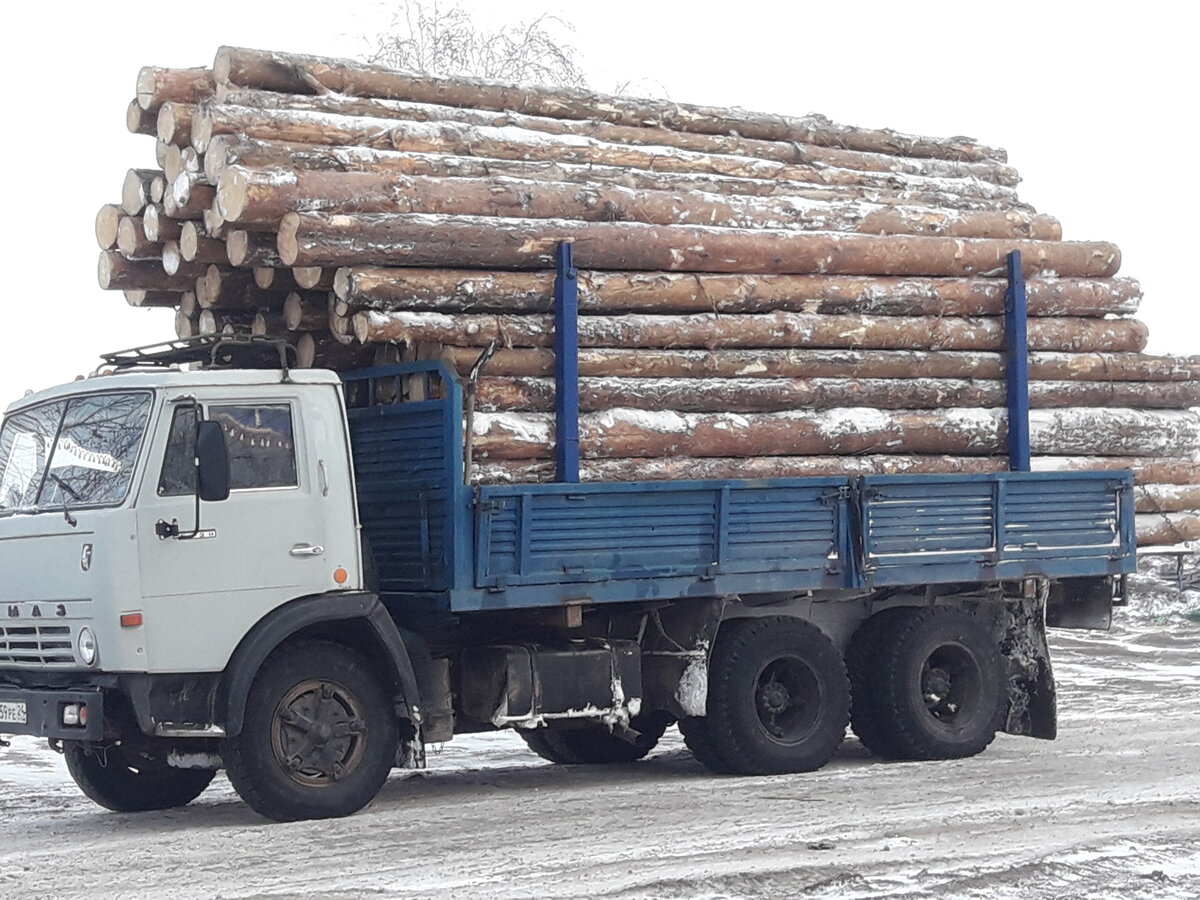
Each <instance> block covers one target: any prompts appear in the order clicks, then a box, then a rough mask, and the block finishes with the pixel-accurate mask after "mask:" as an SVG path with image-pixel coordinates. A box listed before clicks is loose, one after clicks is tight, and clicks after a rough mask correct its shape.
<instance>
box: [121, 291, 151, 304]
mask: <svg viewBox="0 0 1200 900" xmlns="http://www.w3.org/2000/svg"><path fill="white" fill-rule="evenodd" d="M149 294H150V292H149V291H126V292H125V302H126V303H128V304H129V305H130V306H144V305H145V303H146V297H147V296H148V295H149Z"/></svg>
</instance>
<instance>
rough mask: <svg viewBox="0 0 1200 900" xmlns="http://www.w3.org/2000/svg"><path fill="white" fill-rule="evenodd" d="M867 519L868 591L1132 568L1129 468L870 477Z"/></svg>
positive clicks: (863, 493) (863, 513)
mask: <svg viewBox="0 0 1200 900" xmlns="http://www.w3.org/2000/svg"><path fill="white" fill-rule="evenodd" d="M859 515H860V519H861V522H862V542H863V547H862V552H863V571H864V584H865V585H866V586H868V587H882V586H887V585H899V584H931V583H937V582H943V583H944V582H951V581H991V580H995V579H1002V578H1020V577H1025V576H1031V575H1044V576H1047V577H1051V578H1070V577H1084V576H1095V575H1110V574H1119V573H1124V572H1129V571H1132V569H1133V566H1134V547H1135V535H1134V520H1133V475H1132V473H1130V472H1123V471H1119V472H1062V473H1051V472H1033V473H1030V472H1000V473H995V474H990V475H974V476H962V475H955V476H936V475H880V476H867V477H865V478H863V479H862V485H861V489H860V512H859Z"/></svg>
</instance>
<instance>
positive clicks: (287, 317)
mask: <svg viewBox="0 0 1200 900" xmlns="http://www.w3.org/2000/svg"><path fill="white" fill-rule="evenodd" d="M303 319H304V300H303V299H302V298H301V297H300V295H299V294H298V293H297V292H296V291H292V292H290V293H289V294H288V295H287V299H286V300H284V301H283V324H284V327H285V328H287V330H288V331H296V330H297V329H299V327H300V323H301V321H303Z"/></svg>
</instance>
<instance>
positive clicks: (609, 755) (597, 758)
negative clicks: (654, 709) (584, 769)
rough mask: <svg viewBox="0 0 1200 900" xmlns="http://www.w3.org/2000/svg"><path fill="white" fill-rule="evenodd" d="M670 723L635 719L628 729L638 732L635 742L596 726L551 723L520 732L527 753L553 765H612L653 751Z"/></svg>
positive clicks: (652, 718)
mask: <svg viewBox="0 0 1200 900" xmlns="http://www.w3.org/2000/svg"><path fill="white" fill-rule="evenodd" d="M670 724H671V720H670V718H669V717H668V716H666V715H657V714H654V713H651V714H648V715H644V716H634V717H633V719H632V720H631V721H630V723H629V725H630V727H631V728H633V729H634V730H635V731H637V732H640V735H641V736H640V737H639V738H638V739H637V741H635V742H630V741H627V740H624V739H623V738H621V737H618V736H617V735H615V734H613V733H612V732H611V731H609V729H608V727H607V726H606V725H603V724H600V723H598V722H562V721H560V722H554V721H552V722H550V723H548V724H547V725H546V727H544V728H538V729H536V730H533V731H526V730H521V731H520V735H521V737H522V738H524V740H525V743H526V744H528V745H529V749H530V750H532V751H533V752H534V753H536V754H537V755H538V756H540V757H542V759H545V760H549V761H550V762H552V763H558V764H569V765H611V764H618V763H631V762H637V761H638V760H639V759H643V758H644V757H645V756H646V754H647V753H649V752H650V751H651V750H653V749H654V748H655V747H656V746H657V745H658V742H659V740H660V739H661V738H662V736H663V732H665V731H666V730H667V726H668V725H670Z"/></svg>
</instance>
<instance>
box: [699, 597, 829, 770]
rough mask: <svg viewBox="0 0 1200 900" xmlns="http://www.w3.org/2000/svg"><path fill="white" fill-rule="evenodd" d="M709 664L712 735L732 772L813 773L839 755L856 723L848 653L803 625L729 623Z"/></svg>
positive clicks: (789, 621) (790, 621)
mask: <svg viewBox="0 0 1200 900" xmlns="http://www.w3.org/2000/svg"><path fill="white" fill-rule="evenodd" d="M724 629H728V631H726V632H725V633H724V634H723V635H720V636H719V637H718V640H717V643H716V646H715V647H714V648H713V652H712V658H711V660H710V662H709V686H708V716H707V726H706V729H705V730H706V731H707V737H708V738H710V739H711V741H712V749H713V750H714V751H715V752H716V755H717V757H718V758H719V759H721V760H724V761H725V762H727V763H728V764H729V767H730V769H731V770H732V771H733V772H737V773H739V774H748V775H770V774H776V773H782V772H809V771H812V770H814V769H819V768H820V767H821V766H823V765H825V763H827V762H828V761H829V759H830V758H831V757H832V756H833V754H834V752H835V751H836V750H837V748H838V745H839V744H840V743H841V742H842V738H843V737H844V736H845V733H846V724H847V722H848V721H849V718H850V684H849V681H848V679H847V677H846V666H845V663H844V662H843V660H842V655H841V653H839V652H838V650H837V648H836V647H835V646H834V645H833V642H832V641H830V640H829V638H828V637H826V636H825V634H824V633H822V632H821V631H820V630H819V629H817V628H816V627H815V626H813V625H811V624H809V623H808V622H805V621H803V620H801V619H794V618H788V617H782V616H772V617H767V618H761V619H743V620H740V621H735V622H733V623H731V624H728V625H725V626H724Z"/></svg>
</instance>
